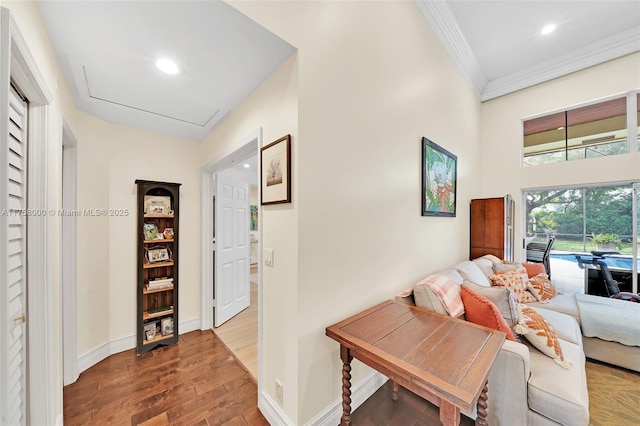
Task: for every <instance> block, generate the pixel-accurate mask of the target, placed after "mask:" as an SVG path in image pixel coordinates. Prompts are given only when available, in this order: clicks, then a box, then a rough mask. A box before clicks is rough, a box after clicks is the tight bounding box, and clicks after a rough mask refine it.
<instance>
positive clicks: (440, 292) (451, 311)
mask: <svg viewBox="0 0 640 426" xmlns="http://www.w3.org/2000/svg"><path fill="white" fill-rule="evenodd" d="M413 298H414V300H415V302H416V306H418V307H419V308H424V309H429V310H431V311H434V312H437V313H439V314H443V315H449V316H452V317H458V316H460V315H462V314H464V305H463V304H462V299H461V298H460V285H459V284H457V283H456V282H455V281H453V280H452V279H451V277H450V276H449V275H447V274H434V275H430V276H428V277H427V278H425V279H424V280H422V281H420V282H419V283H418V284H417V285H416V286H415V288H414V289H413Z"/></svg>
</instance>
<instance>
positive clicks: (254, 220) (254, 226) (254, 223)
mask: <svg viewBox="0 0 640 426" xmlns="http://www.w3.org/2000/svg"><path fill="white" fill-rule="evenodd" d="M249 207H250V208H251V221H250V222H251V230H252V231H257V230H258V206H249Z"/></svg>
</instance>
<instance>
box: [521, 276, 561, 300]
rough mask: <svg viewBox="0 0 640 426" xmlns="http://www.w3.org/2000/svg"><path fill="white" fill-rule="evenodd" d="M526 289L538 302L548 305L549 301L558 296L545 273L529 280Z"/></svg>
mask: <svg viewBox="0 0 640 426" xmlns="http://www.w3.org/2000/svg"><path fill="white" fill-rule="evenodd" d="M527 288H528V289H529V291H530V292H531V294H533V295H534V296H535V298H536V299H538V300H539V301H540V302H547V303H548V302H549V299H552V298H554V297H555V296H556V295H557V294H558V292H557V291H556V288H555V287H554V286H553V283H552V282H551V281H550V280H549V276H548V275H547V274H545V273H542V274H538V275H536V276H535V277H533V278H529V284H527Z"/></svg>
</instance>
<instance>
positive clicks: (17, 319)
mask: <svg viewBox="0 0 640 426" xmlns="http://www.w3.org/2000/svg"><path fill="white" fill-rule="evenodd" d="M13 320H14V321H20V322H27V317H26V316H25V315H24V312H23V313H22V315H20V316H19V317H15V318H14V319H13Z"/></svg>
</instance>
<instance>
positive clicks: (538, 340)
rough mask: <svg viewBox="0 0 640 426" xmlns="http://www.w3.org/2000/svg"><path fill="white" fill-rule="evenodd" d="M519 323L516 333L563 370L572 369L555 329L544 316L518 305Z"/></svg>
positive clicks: (525, 306)
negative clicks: (563, 352)
mask: <svg viewBox="0 0 640 426" xmlns="http://www.w3.org/2000/svg"><path fill="white" fill-rule="evenodd" d="M518 316H519V318H520V319H519V322H518V325H517V326H516V328H515V331H516V333H519V334H522V335H523V336H524V337H525V338H526V339H527V340H528V341H529V343H531V344H532V345H533V346H535V347H536V348H538V350H540V352H542V353H543V354H545V355H547V356H548V357H550V358H553V360H554V361H555V362H556V364H558V365H560V366H561V367H563V368H566V369H569V368H571V362H569V361H568V360H565V359H564V355H563V354H562V348H561V347H560V341H559V340H558V336H556V333H555V331H554V330H553V327H552V326H551V324H549V322H548V321H547V320H546V319H544V317H543V316H542V315H540V314H539V313H538V312H536V311H535V310H533V309H532V308H530V307H529V306H527V305H523V304H521V303H519V304H518Z"/></svg>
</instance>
